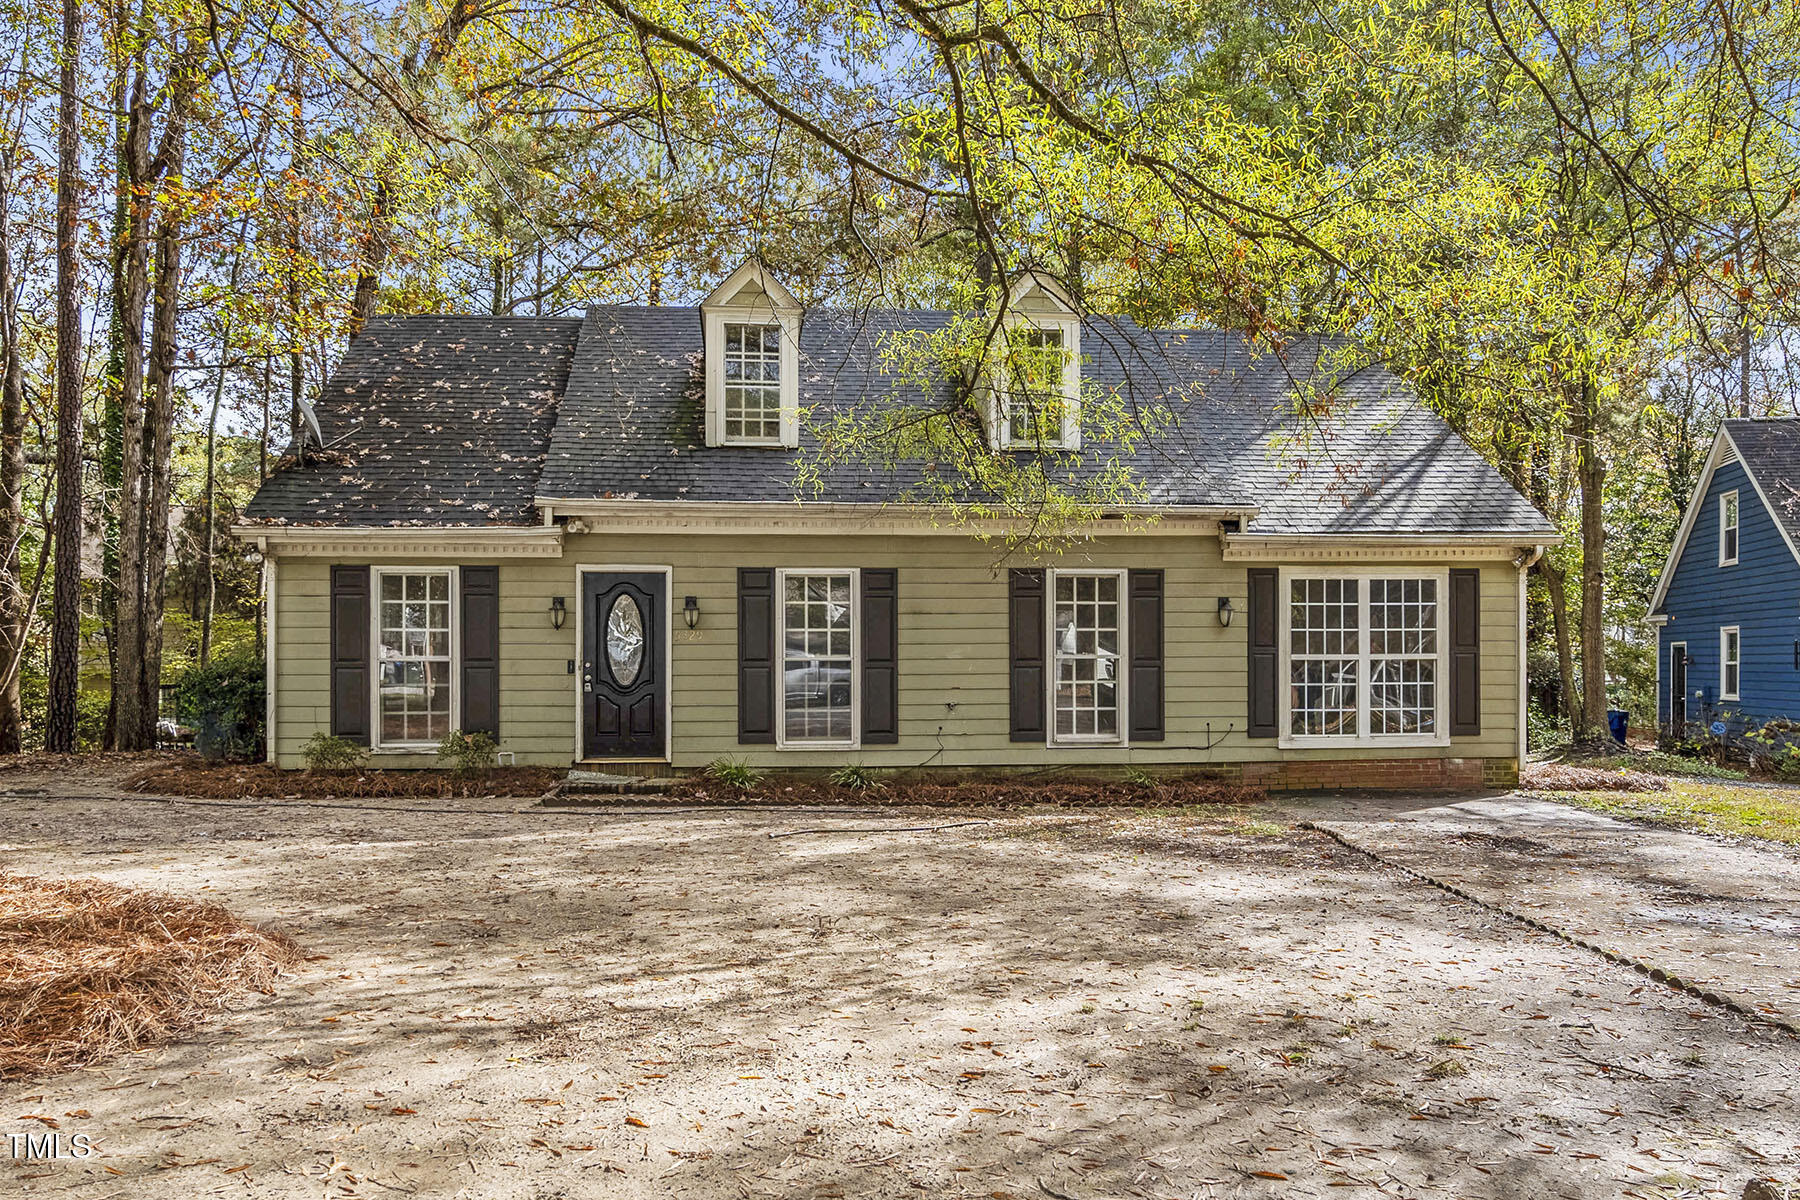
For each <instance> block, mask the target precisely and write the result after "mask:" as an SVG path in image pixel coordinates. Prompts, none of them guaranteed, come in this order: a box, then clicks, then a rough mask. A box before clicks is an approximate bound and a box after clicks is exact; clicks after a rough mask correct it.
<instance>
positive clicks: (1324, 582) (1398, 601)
mask: <svg viewBox="0 0 1800 1200" xmlns="http://www.w3.org/2000/svg"><path fill="white" fill-rule="evenodd" d="M1281 586H1282V589H1283V590H1282V598H1283V601H1284V602H1283V604H1282V608H1281V650H1282V670H1283V674H1284V676H1285V677H1286V679H1287V688H1286V695H1287V702H1286V711H1285V713H1284V714H1283V724H1282V726H1281V736H1280V744H1281V745H1284V746H1306V745H1341V744H1343V743H1345V742H1356V743H1360V744H1369V745H1414V746H1430V745H1442V744H1444V743H1445V742H1446V741H1447V740H1448V729H1449V724H1448V719H1447V715H1446V712H1445V706H1446V703H1447V700H1448V691H1449V689H1448V688H1447V687H1446V686H1445V684H1446V680H1447V676H1448V670H1449V666H1448V661H1447V658H1446V649H1447V644H1448V638H1447V636H1446V632H1445V621H1446V619H1447V617H1446V609H1447V607H1448V606H1447V605H1446V603H1445V596H1446V594H1447V589H1448V586H1449V584H1448V578H1447V576H1445V575H1444V574H1442V573H1441V572H1433V573H1419V572H1408V571H1391V570H1389V571H1382V570H1369V571H1318V572H1307V571H1301V570H1296V571H1293V572H1292V573H1289V572H1287V571H1284V572H1283V574H1282V585H1281Z"/></svg>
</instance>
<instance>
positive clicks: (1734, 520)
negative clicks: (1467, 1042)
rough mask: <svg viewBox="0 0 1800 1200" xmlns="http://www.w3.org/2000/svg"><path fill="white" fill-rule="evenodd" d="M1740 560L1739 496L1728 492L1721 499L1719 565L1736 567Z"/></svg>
mask: <svg viewBox="0 0 1800 1200" xmlns="http://www.w3.org/2000/svg"><path fill="white" fill-rule="evenodd" d="M1737 560H1738V494H1737V493H1736V492H1726V493H1725V494H1724V495H1722V496H1720V497H1719V565H1720V566H1721V567H1729V566H1734V565H1735V564H1736V563H1737Z"/></svg>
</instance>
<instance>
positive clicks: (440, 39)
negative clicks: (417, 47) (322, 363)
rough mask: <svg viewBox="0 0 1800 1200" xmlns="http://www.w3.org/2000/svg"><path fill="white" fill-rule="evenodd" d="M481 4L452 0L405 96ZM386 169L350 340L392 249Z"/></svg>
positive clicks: (369, 310) (369, 308)
mask: <svg viewBox="0 0 1800 1200" xmlns="http://www.w3.org/2000/svg"><path fill="white" fill-rule="evenodd" d="M482 4H483V0H452V2H451V5H450V10H449V11H448V12H446V13H445V14H444V19H443V21H441V22H440V23H439V24H438V27H437V28H436V29H435V30H434V31H432V34H431V36H430V38H429V39H428V40H427V41H426V43H425V48H424V49H425V53H424V54H423V55H420V56H417V57H418V62H419V65H418V67H417V68H416V69H413V70H408V71H405V72H403V73H402V75H401V80H402V82H403V83H404V84H405V90H406V91H407V93H408V94H411V93H412V92H414V91H415V90H416V89H417V87H418V85H419V83H420V82H421V81H423V80H426V79H429V78H430V77H431V76H432V75H435V74H436V73H437V69H438V67H439V65H441V64H442V63H443V61H444V59H445V57H446V56H448V55H449V53H450V51H451V50H452V49H454V48H455V46H456V42H457V39H458V38H460V37H462V34H463V30H464V29H466V28H467V27H468V24H469V22H470V21H472V20H474V19H475V17H476V16H477V15H478V14H479V13H480V12H481V11H482ZM390 169H391V168H390V167H389V166H388V164H387V163H386V162H383V163H382V165H381V166H380V167H378V168H377V170H378V171H379V172H380V177H379V178H378V179H377V181H376V184H375V200H374V203H373V204H372V205H371V206H370V209H369V231H368V233H367V234H366V235H365V236H364V237H363V242H362V253H361V256H360V257H361V261H360V262H359V263H358V264H357V270H356V293H355V296H354V298H353V299H352V300H351V302H350V319H349V321H348V322H347V325H348V330H347V331H348V333H349V335H350V338H351V339H352V340H355V338H356V336H357V335H358V334H360V333H361V332H362V331H363V326H365V325H367V324H368V323H369V318H370V317H371V316H373V315H374V313H375V300H376V296H377V295H378V294H379V292H380V289H381V273H382V271H383V270H385V269H386V267H387V260H388V254H389V252H390V251H391V250H392V249H393V232H394V213H393V189H392V187H391V186H390V182H389V175H388V171H389V170H390Z"/></svg>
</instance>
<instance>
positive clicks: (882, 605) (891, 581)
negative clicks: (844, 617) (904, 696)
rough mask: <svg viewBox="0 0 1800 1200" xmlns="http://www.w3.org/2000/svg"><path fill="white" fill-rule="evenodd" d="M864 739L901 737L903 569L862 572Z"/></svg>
mask: <svg viewBox="0 0 1800 1200" xmlns="http://www.w3.org/2000/svg"><path fill="white" fill-rule="evenodd" d="M862 656H863V660H862V740H863V744H864V745H875V746H884V745H892V744H893V743H895V742H898V741H899V740H900V572H898V571H896V570H894V569H892V568H891V567H884V568H881V569H879V570H872V569H870V568H868V567H864V568H863V573H862Z"/></svg>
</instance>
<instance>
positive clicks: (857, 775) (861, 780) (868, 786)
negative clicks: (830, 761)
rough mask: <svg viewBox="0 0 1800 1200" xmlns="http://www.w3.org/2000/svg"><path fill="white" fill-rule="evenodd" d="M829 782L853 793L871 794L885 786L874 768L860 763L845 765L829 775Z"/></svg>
mask: <svg viewBox="0 0 1800 1200" xmlns="http://www.w3.org/2000/svg"><path fill="white" fill-rule="evenodd" d="M831 782H832V783H834V784H836V785H837V786H838V787H841V788H849V789H850V790H851V791H853V792H873V791H878V790H880V789H881V788H882V787H883V786H885V785H884V784H883V783H882V782H881V778H880V775H879V773H878V772H877V771H876V770H875V768H874V767H865V766H863V764H861V763H845V764H844V765H843V766H841V767H839V768H838V769H837V770H835V771H833V772H832V773H831Z"/></svg>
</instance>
